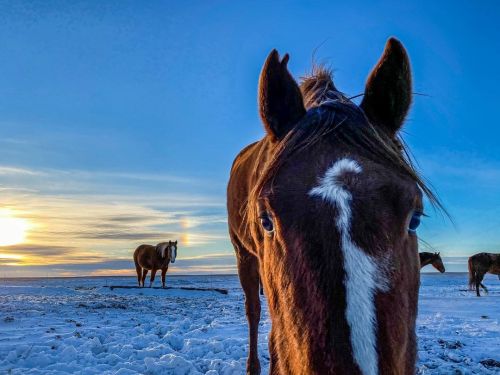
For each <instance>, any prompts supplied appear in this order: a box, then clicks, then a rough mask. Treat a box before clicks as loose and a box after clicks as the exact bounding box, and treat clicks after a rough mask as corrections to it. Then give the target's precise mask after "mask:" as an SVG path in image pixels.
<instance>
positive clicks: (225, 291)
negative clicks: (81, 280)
mask: <svg viewBox="0 0 500 375" xmlns="http://www.w3.org/2000/svg"><path fill="white" fill-rule="evenodd" d="M106 287H108V286H106ZM109 289H111V290H113V289H182V290H198V291H201V292H217V293H220V294H228V291H227V289H220V288H195V287H190V286H181V287H178V288H173V287H171V286H168V287H166V288H162V287H159V286H153V287H151V288H148V287H144V288H143V287H138V286H124V285H111V286H109Z"/></svg>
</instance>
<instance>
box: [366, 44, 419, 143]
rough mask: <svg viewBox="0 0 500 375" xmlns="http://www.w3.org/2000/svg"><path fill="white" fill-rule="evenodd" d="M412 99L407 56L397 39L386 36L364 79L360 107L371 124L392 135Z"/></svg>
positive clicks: (397, 128)
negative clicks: (363, 91)
mask: <svg viewBox="0 0 500 375" xmlns="http://www.w3.org/2000/svg"><path fill="white" fill-rule="evenodd" d="M411 99H412V83H411V68H410V60H409V58H408V55H407V54H406V50H405V48H404V47H403V45H402V44H401V42H400V41H399V40H397V39H395V38H390V39H389V40H388V41H387V43H386V45H385V50H384V53H383V55H382V57H381V58H380V60H379V62H378V63H377V65H376V66H375V68H373V70H372V72H371V73H370V76H369V77H368V80H367V82H366V87H365V94H364V97H363V101H362V102H361V105H360V106H361V108H362V109H363V110H364V111H365V114H366V116H367V117H368V118H369V119H370V121H371V122H372V123H373V125H375V126H379V127H382V128H383V129H384V130H385V131H386V132H387V133H388V135H390V136H395V135H396V133H397V131H398V130H399V129H400V128H401V126H402V125H403V122H404V120H405V117H406V114H407V113H408V109H409V108H410V104H411Z"/></svg>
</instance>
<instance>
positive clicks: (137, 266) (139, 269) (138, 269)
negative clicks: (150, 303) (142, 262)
mask: <svg viewBox="0 0 500 375" xmlns="http://www.w3.org/2000/svg"><path fill="white" fill-rule="evenodd" d="M135 272H137V283H138V284H139V287H140V286H141V278H142V267H141V266H139V265H138V264H136V265H135Z"/></svg>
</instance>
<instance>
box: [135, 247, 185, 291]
mask: <svg viewBox="0 0 500 375" xmlns="http://www.w3.org/2000/svg"><path fill="white" fill-rule="evenodd" d="M176 257H177V241H168V242H160V243H159V244H158V245H156V246H153V245H140V246H139V247H138V248H137V249H135V251H134V263H135V270H136V271H137V282H138V283H139V286H142V287H144V281H145V280H146V276H147V274H148V271H149V270H151V279H150V283H149V287H150V288H151V286H152V285H153V282H154V281H155V275H156V271H158V270H160V269H161V285H162V287H163V288H165V275H166V274H167V270H168V264H169V263H170V262H172V263H175V258H176Z"/></svg>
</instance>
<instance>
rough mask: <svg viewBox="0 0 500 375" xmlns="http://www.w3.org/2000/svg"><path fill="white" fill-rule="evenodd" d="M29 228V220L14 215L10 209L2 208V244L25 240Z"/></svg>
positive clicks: (6, 244)
mask: <svg viewBox="0 0 500 375" xmlns="http://www.w3.org/2000/svg"><path fill="white" fill-rule="evenodd" d="M28 228H29V222H28V220H26V219H22V218H19V217H16V216H14V215H13V213H12V212H11V211H10V210H0V246H10V245H16V244H19V243H22V242H24V241H25V239H26V234H27V231H28Z"/></svg>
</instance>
